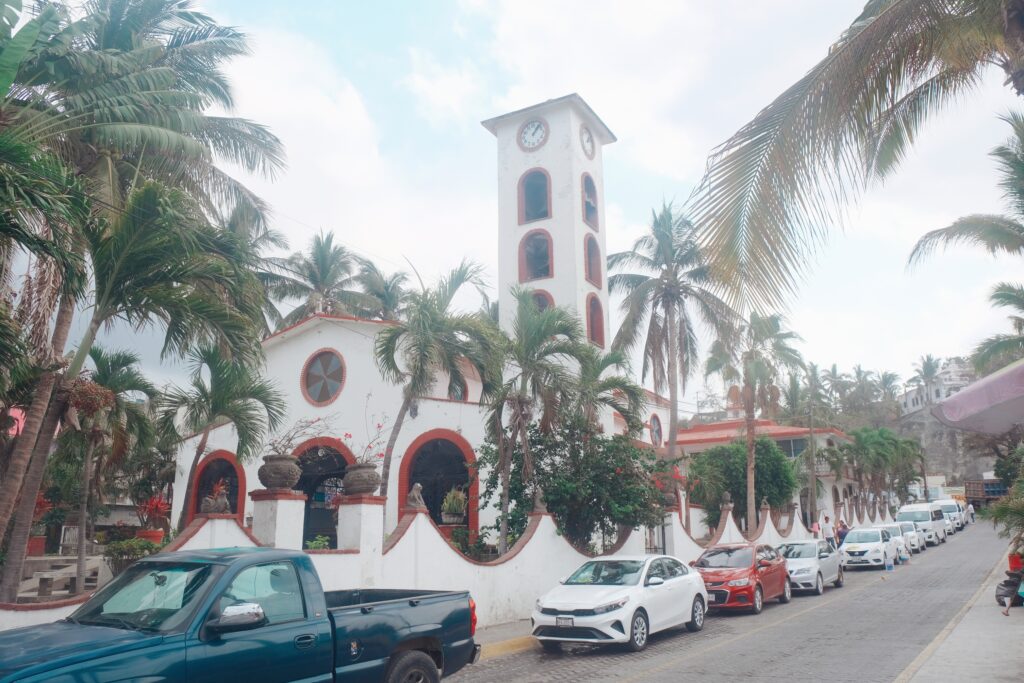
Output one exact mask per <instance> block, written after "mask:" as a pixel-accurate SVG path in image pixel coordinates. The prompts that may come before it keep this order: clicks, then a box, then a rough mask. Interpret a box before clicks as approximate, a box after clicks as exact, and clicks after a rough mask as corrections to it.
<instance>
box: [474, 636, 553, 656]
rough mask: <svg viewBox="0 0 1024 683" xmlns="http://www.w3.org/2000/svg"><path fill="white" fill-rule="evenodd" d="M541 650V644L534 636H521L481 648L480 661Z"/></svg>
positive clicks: (486, 644) (487, 644)
mask: <svg viewBox="0 0 1024 683" xmlns="http://www.w3.org/2000/svg"><path fill="white" fill-rule="evenodd" d="M539 649H540V644H539V643H538V642H537V639H536V638H534V637H533V636H520V637H519V638H509V639H508V640H499V641H498V642H496V643H485V644H484V645H481V646H480V661H481V662H482V661H484V660H486V659H493V658H495V657H504V656H505V655H514V654H519V653H520V652H527V651H529V650H539Z"/></svg>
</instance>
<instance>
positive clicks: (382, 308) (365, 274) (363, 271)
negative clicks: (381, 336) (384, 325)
mask: <svg viewBox="0 0 1024 683" xmlns="http://www.w3.org/2000/svg"><path fill="white" fill-rule="evenodd" d="M355 279H356V282H357V283H358V284H359V287H360V288H361V289H362V290H363V293H364V294H366V295H368V296H370V297H371V299H372V303H370V304H369V306H368V307H367V308H365V309H364V310H363V312H362V313H363V315H365V316H367V317H369V318H375V319H378V320H398V319H399V318H400V317H401V311H402V306H404V305H405V299H406V291H405V286H406V283H407V282H408V281H409V276H408V275H407V274H405V273H392V274H391V275H385V274H384V272H383V271H382V270H381V269H380V268H378V267H377V265H376V264H375V263H373V262H371V261H367V260H365V259H363V260H362V261H361V262H360V264H359V274H358V275H356V278H355Z"/></svg>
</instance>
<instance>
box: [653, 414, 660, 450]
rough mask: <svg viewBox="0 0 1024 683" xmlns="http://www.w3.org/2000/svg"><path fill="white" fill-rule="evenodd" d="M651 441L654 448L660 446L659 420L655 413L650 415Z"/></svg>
mask: <svg viewBox="0 0 1024 683" xmlns="http://www.w3.org/2000/svg"><path fill="white" fill-rule="evenodd" d="M651 443H652V444H654V447H655V448H658V447H659V446H661V420H660V419H658V416H657V415H651Z"/></svg>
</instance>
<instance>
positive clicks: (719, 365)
mask: <svg viewBox="0 0 1024 683" xmlns="http://www.w3.org/2000/svg"><path fill="white" fill-rule="evenodd" d="M782 323H783V320H782V316H781V315H779V314H777V313H775V314H771V315H760V314H759V313H757V312H753V313H751V314H750V320H749V321H746V322H743V323H740V324H739V325H737V326H736V329H735V330H734V331H733V332H731V333H729V334H727V335H726V336H725V337H724V338H720V339H717V340H716V341H715V342H714V343H713V344H712V345H711V351H710V353H709V354H708V359H707V362H706V364H705V376H707V375H712V374H719V375H721V376H722V379H723V380H724V381H726V382H735V383H739V384H740V386H741V392H740V395H741V400H742V401H743V413H744V418H745V424H746V427H745V430H744V431H745V432H746V442H747V529H749V530H754V529H756V528H757V505H756V502H757V501H756V497H755V494H754V491H755V489H754V439H755V428H756V427H755V423H754V419H755V417H756V412H757V410H760V411H761V413H762V414H767V415H772V414H774V412H775V410H776V409H777V408H778V404H779V388H778V386H777V383H778V381H779V375H780V373H781V371H782V370H784V369H790V370H793V369H797V368H802V367H803V360H802V359H801V357H800V352H799V351H797V350H796V349H795V348H793V346H792V344H793V343H794V342H796V341H799V340H800V336H799V335H797V334H796V333H794V332H789V331H787V330H785V329H784V328H783V326H782Z"/></svg>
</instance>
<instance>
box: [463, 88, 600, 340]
mask: <svg viewBox="0 0 1024 683" xmlns="http://www.w3.org/2000/svg"><path fill="white" fill-rule="evenodd" d="M483 126H484V128H486V129H487V130H489V131H490V132H491V133H492V134H493V135H494V136H495V137H496V138H497V142H498V232H499V237H498V289H499V292H498V302H499V314H500V322H501V327H502V329H504V330H506V331H510V330H511V327H512V321H513V320H514V318H515V303H514V301H513V299H512V294H511V290H512V288H513V287H516V286H519V287H522V288H524V289H529V290H532V291H533V292H534V297H535V299H536V300H537V302H538V304H539V305H541V306H545V305H556V306H563V307H565V308H568V309H570V310H572V311H574V312H575V313H576V314H577V315H578V316H579V318H580V321H581V323H582V324H583V326H584V331H585V333H586V336H587V338H588V339H590V341H591V342H592V343H594V344H595V345H597V346H600V347H601V348H608V346H609V345H610V343H611V331H610V330H609V329H608V274H607V272H606V270H607V267H606V260H607V256H608V255H607V253H606V251H605V234H606V232H607V224H606V220H605V212H604V174H603V172H602V163H601V152H602V147H603V146H604V145H607V144H610V143H612V142H615V135H613V134H612V132H611V131H610V130H609V129H608V127H607V126H606V125H605V124H604V122H603V121H601V119H600V118H598V116H597V114H595V113H594V111H593V110H592V109H591V108H590V106H589V105H588V104H587V103H586V102H584V101H583V98H582V97H580V96H579V95H577V94H575V93H573V94H571V95H566V96H564V97H559V98H557V99H553V100H548V101H546V102H543V103H541V104H536V105H533V106H531V107H527V108H525V109H520V110H518V111H514V112H511V113H509V114H504V115H502V116H497V117H495V118H492V119H488V120H486V121H483Z"/></svg>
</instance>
